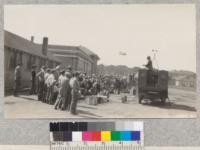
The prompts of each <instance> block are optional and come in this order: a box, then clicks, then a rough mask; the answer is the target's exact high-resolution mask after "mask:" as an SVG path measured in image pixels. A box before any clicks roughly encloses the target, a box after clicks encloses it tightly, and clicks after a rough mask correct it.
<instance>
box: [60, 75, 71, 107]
mask: <svg viewBox="0 0 200 150" xmlns="http://www.w3.org/2000/svg"><path fill="white" fill-rule="evenodd" d="M65 76H66V79H67V80H66V88H67V89H66V92H67V93H66V99H65V103H64V104H63V106H62V107H63V108H64V109H66V110H67V111H70V105H71V99H72V98H71V97H72V94H71V87H70V85H69V82H70V79H71V77H72V74H71V73H70V72H68V71H66V72H65Z"/></svg>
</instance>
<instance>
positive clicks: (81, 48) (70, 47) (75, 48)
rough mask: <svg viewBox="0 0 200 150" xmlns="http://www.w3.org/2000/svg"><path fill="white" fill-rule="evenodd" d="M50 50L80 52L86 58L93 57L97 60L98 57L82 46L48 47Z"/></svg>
mask: <svg viewBox="0 0 200 150" xmlns="http://www.w3.org/2000/svg"><path fill="white" fill-rule="evenodd" d="M48 48H50V49H59V50H68V51H82V52H83V53H85V54H86V55H87V56H90V57H92V56H94V57H96V59H97V60H98V59H99V56H98V55H97V54H95V53H94V52H92V51H91V50H89V49H88V48H86V47H84V46H67V45H48Z"/></svg>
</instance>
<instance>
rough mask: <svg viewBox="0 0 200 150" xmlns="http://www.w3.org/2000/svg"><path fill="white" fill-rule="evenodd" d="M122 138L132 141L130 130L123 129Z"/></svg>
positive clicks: (122, 139)
mask: <svg viewBox="0 0 200 150" xmlns="http://www.w3.org/2000/svg"><path fill="white" fill-rule="evenodd" d="M120 139H121V141H131V132H130V131H121V132H120Z"/></svg>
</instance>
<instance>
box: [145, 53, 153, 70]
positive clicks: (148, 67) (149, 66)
mask: <svg viewBox="0 0 200 150" xmlns="http://www.w3.org/2000/svg"><path fill="white" fill-rule="evenodd" d="M144 66H145V67H146V68H147V69H148V70H153V64H152V61H151V57H150V56H148V57H147V64H146V65H144Z"/></svg>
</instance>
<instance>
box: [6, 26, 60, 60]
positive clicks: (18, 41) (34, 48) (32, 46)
mask: <svg viewBox="0 0 200 150" xmlns="http://www.w3.org/2000/svg"><path fill="white" fill-rule="evenodd" d="M4 46H7V47H10V48H14V49H18V50H21V51H23V52H26V53H29V54H32V55H36V56H39V57H42V58H48V59H50V60H53V61H57V62H60V60H59V59H57V58H56V57H55V56H53V54H51V52H48V51H47V56H45V55H43V53H42V44H37V43H33V42H31V41H30V40H27V39H25V38H23V37H21V36H19V35H16V34H14V33H11V32H9V31H6V30H4Z"/></svg>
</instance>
